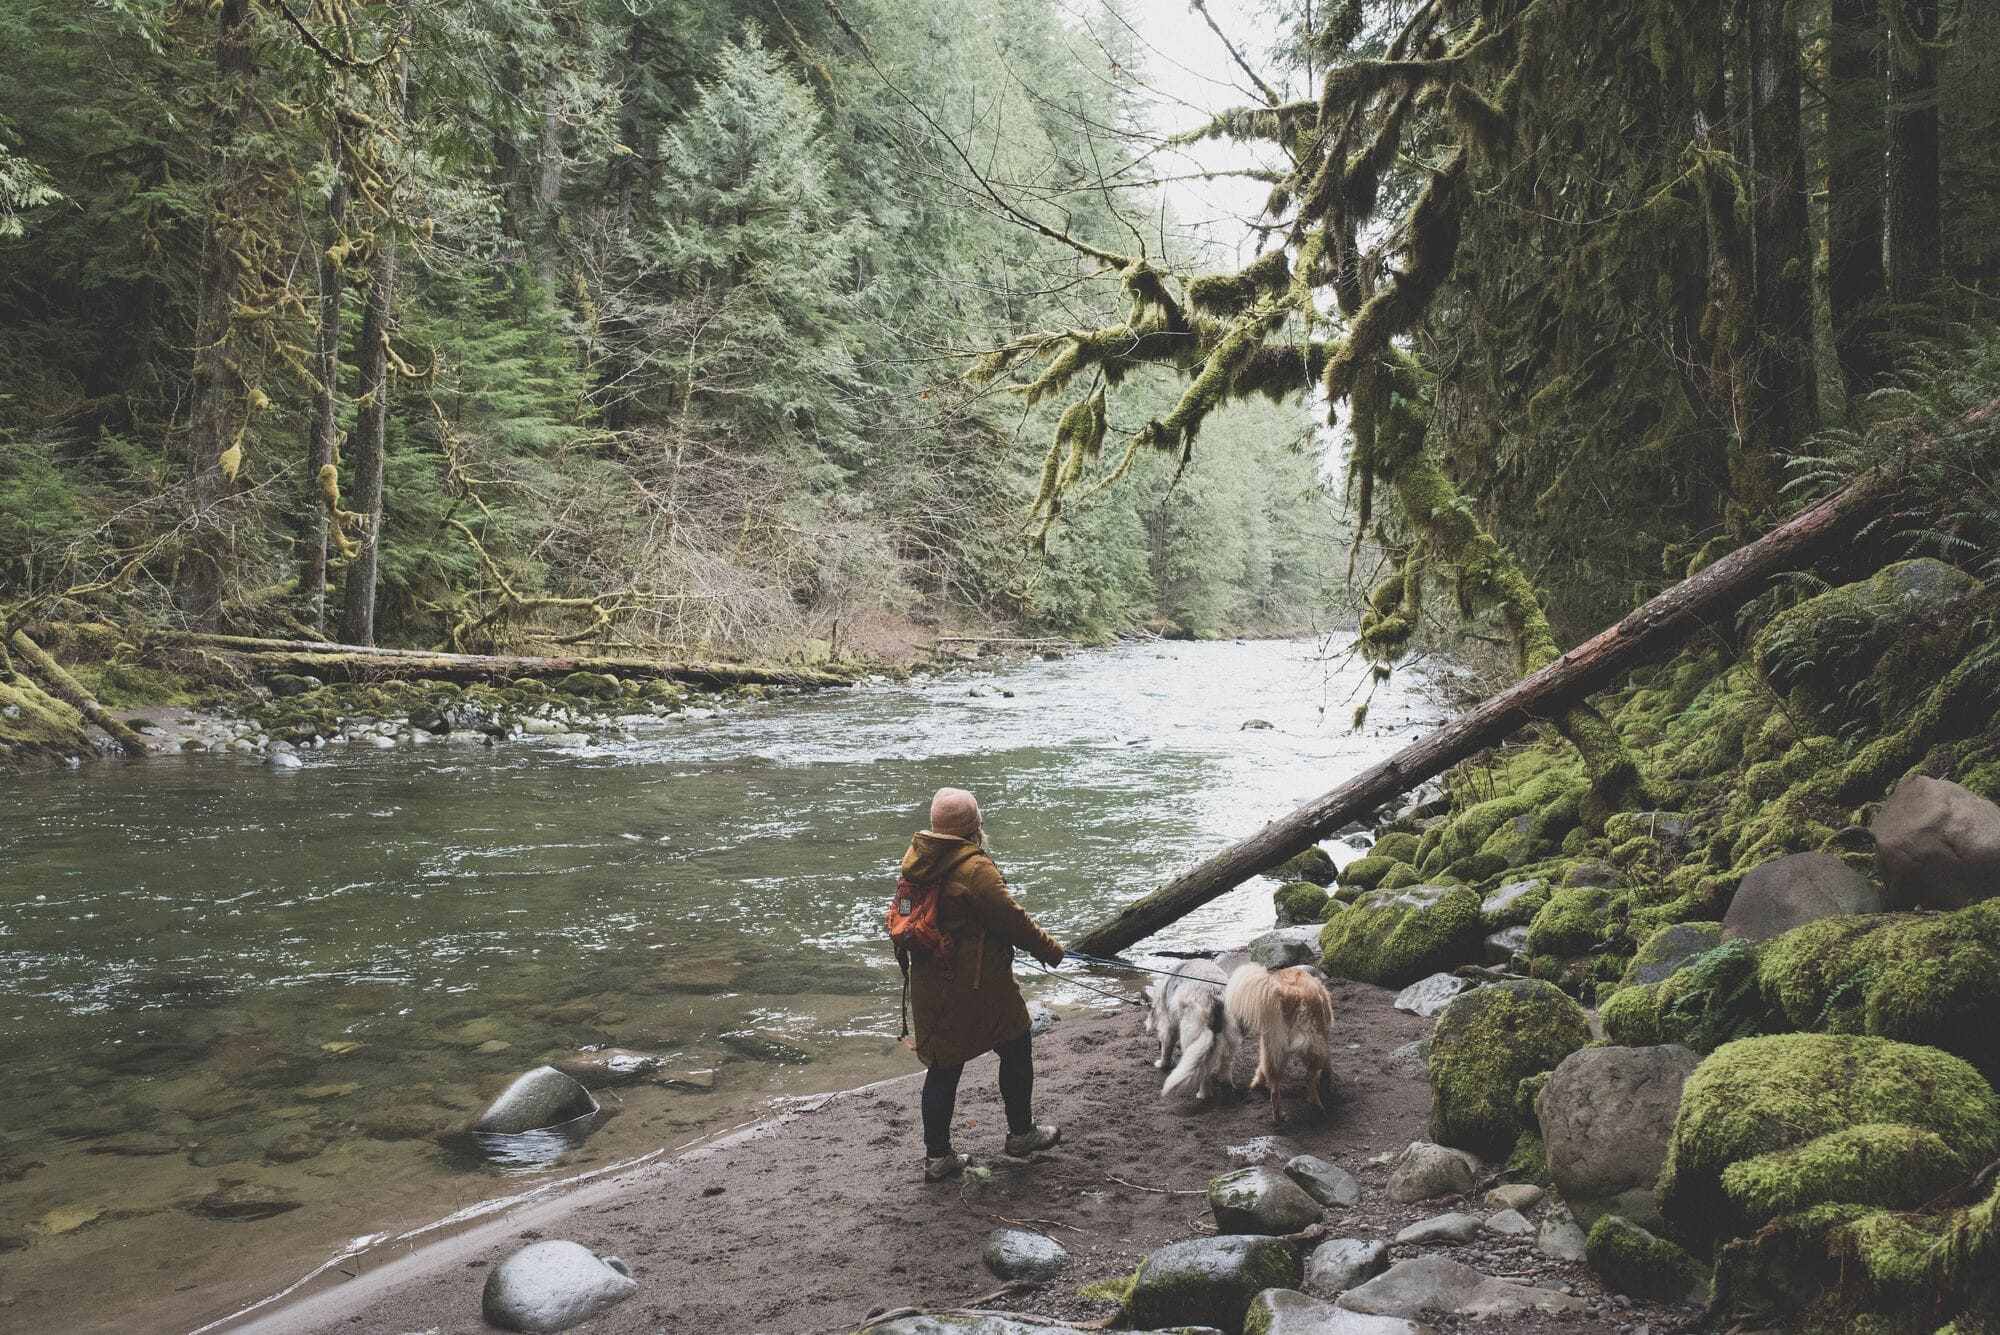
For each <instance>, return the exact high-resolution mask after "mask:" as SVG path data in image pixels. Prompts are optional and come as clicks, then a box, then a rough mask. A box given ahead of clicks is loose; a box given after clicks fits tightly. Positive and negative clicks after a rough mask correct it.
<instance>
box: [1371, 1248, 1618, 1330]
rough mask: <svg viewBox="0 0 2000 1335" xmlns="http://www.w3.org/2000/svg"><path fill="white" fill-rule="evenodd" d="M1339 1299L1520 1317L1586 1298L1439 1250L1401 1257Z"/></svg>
mask: <svg viewBox="0 0 2000 1335" xmlns="http://www.w3.org/2000/svg"><path fill="white" fill-rule="evenodd" d="M1335 1301H1336V1303H1337V1305H1339V1306H1341V1307H1344V1308H1346V1309H1347V1310H1348V1311H1350V1312H1368V1313H1372V1314H1374V1315H1376V1316H1400V1317H1413V1316H1419V1315H1421V1314H1423V1313H1425V1312H1446V1313H1450V1314H1451V1315H1454V1316H1469V1317H1480V1318H1484V1317H1495V1316H1520V1315H1522V1314H1524V1313H1527V1312H1569V1311H1576V1310H1578V1309H1580V1308H1582V1307H1583V1303H1582V1302H1581V1301H1580V1300H1578V1299H1576V1298H1572V1297H1570V1296H1569V1295H1568V1294H1566V1293H1558V1292H1556V1291H1555V1290H1554V1289H1531V1288H1528V1287H1526V1286H1524V1285H1520V1284H1513V1283H1510V1282H1508V1281H1507V1280H1504V1279H1493V1278H1491V1277H1489V1276H1487V1275H1483V1274H1481V1273H1480V1272H1479V1271H1477V1270H1474V1269H1473V1268H1472V1267H1471V1266H1469V1265H1462V1264H1460V1263H1459V1262H1457V1261H1454V1260H1452V1259H1450V1258H1449V1257H1444V1256H1437V1255H1426V1256H1417V1257H1412V1258H1411V1259H1410V1260H1407V1261H1398V1262H1397V1263H1396V1264H1395V1265H1392V1266H1390V1267H1389V1268H1388V1269H1387V1270H1385V1271H1383V1272H1382V1273H1381V1274H1379V1275H1377V1276H1376V1277H1375V1278H1373V1279H1371V1280H1369V1281H1368V1282H1367V1283H1366V1284H1363V1285H1361V1286H1360V1287H1359V1288H1353V1289H1349V1290H1348V1291H1347V1292H1346V1293H1343V1294H1341V1295H1340V1297H1339V1298H1338V1299H1336V1300H1335Z"/></svg>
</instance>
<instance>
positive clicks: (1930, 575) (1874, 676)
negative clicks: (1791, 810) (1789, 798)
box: [1752, 559, 1984, 733]
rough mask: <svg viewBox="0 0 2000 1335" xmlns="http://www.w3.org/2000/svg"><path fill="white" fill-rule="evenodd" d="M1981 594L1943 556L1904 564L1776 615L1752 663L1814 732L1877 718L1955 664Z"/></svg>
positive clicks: (1896, 709)
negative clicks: (1942, 559) (1936, 559)
mask: <svg viewBox="0 0 2000 1335" xmlns="http://www.w3.org/2000/svg"><path fill="white" fill-rule="evenodd" d="M1983 594H1984V586H1983V585H1982V584H1981V583H1980V582H1979V580H1978V579H1976V578H1974V577H1973V576H1971V575H1968V574H1966V573H1965V572H1964V571H1962V570H1959V569H1956V568H1955V567H1952V566H1948V565H1946V564H1944V562H1942V561H1935V560H1930V559H1920V560H1914V561H1900V562H1897V563H1896V564H1895V565H1891V566H1886V567H1884V568H1883V569H1882V570H1880V571H1878V572H1876V574H1875V575H1874V576H1873V577H1872V578H1870V579H1867V580H1863V581H1861V582H1859V583H1855V584H1847V585H1843V586H1841V587H1840V588H1837V589H1829V590H1828V591H1827V592H1825V593H1823V594H1820V595H1819V596H1818V597H1816V598H1811V599H1808V600H1807V601H1805V602H1803V603H1800V604H1799V605H1798V606H1797V607H1794V608H1792V609H1791V610H1790V611H1787V612H1784V613H1781V614H1780V615H1778V616H1777V617H1774V618H1773V619H1772V620H1771V622H1770V624H1769V625H1767V626H1765V627H1764V629H1763V630H1762V631H1761V632H1760V633H1759V634H1758V636H1757V639H1756V642H1755V645H1754V647H1753V651H1752V660H1753V662H1754V663H1755V664H1756V667H1757V670H1758V672H1759V673H1760V674H1762V676H1763V677H1764V679H1765V681H1767V682H1769V683H1770V685H1771V687H1772V688H1773V689H1774V690H1776V691H1778V692H1780V693H1781V694H1784V695H1786V696H1787V697H1788V698H1789V699H1790V701H1791V703H1792V706H1793V710H1794V712H1795V713H1796V714H1800V715H1803V716H1804V717H1806V718H1808V719H1810V720H1811V721H1812V722H1813V723H1814V724H1815V725H1816V726H1818V728H1819V729H1820V731H1823V732H1827V733H1839V732H1841V731H1842V730H1843V729H1844V728H1845V727H1847V726H1849V725H1852V724H1856V723H1862V724H1879V723H1880V722H1882V721H1883V720H1885V719H1888V718H1891V717H1894V716H1895V715H1896V714H1898V713H1900V712H1901V711H1902V710H1903V709H1905V708H1907V707H1908V706H1909V705H1910V704H1911V703H1913V702H1914V701H1916V700H1917V699H1919V698H1921V696H1922V695H1923V693H1924V692H1925V691H1926V690H1928V689H1929V687H1930V685H1931V684H1932V683H1934V682H1936V681H1937V680H1938V679H1939V678H1941V677H1942V676H1943V675H1944V671H1945V669H1947V668H1948V667H1949V666H1950V665H1952V664H1953V663H1955V662H1956V661H1957V660H1958V656H1959V654H1960V653H1961V652H1962V651H1963V650H1964V648H1965V645H1966V642H1967V640H1968V638H1969V636H1970V634H1971V632H1972V629H1973V626H1974V624H1975V622H1976V621H1977V619H1978V616H1979V612H1980V610H1981V607H1982V606H1983V597H1982V595H1983Z"/></svg>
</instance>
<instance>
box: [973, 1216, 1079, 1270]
mask: <svg viewBox="0 0 2000 1335" xmlns="http://www.w3.org/2000/svg"><path fill="white" fill-rule="evenodd" d="M979 1259H980V1260H982V1261H984V1262H985V1263H986V1268H987V1269H988V1270H991V1271H992V1272H993V1273H994V1274H995V1275H996V1276H998V1277H999V1278H1001V1279H1025V1280H1032V1281H1034V1282H1036V1283H1040V1282H1041V1281H1042V1280H1045V1279H1053V1278H1054V1277H1055V1276H1056V1274H1057V1273H1059V1272H1060V1271H1061V1270H1062V1268H1063V1267H1064V1266H1066V1265H1068V1264H1069V1253H1068V1252H1067V1251H1065V1250H1063V1246H1062V1244H1061V1243H1059V1242H1057V1241H1056V1240H1055V1239H1053V1238H1045V1237H1043V1236H1042V1235H1041V1234H1039V1233H1030V1232H1028V1231H1027V1230H1025V1229H1019V1228H996V1229H994V1230H993V1231H992V1232H991V1233H988V1234H987V1235H986V1245H985V1246H984V1247H983V1248H981V1249H980V1253H979Z"/></svg>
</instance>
